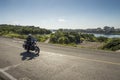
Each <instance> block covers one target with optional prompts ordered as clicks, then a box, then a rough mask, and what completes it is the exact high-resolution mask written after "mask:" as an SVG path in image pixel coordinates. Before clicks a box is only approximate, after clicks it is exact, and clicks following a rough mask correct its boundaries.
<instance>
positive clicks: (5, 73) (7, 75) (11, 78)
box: [0, 69, 17, 80]
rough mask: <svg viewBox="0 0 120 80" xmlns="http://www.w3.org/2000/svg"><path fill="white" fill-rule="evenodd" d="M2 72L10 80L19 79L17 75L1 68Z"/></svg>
mask: <svg viewBox="0 0 120 80" xmlns="http://www.w3.org/2000/svg"><path fill="white" fill-rule="evenodd" d="M0 72H1V73H3V74H4V75H5V76H6V77H8V78H9V79H10V80H17V79H16V78H15V77H13V76H12V75H10V74H9V73H7V72H5V71H4V70H3V69H0Z"/></svg>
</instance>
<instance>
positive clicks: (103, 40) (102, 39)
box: [97, 36, 108, 42]
mask: <svg viewBox="0 0 120 80" xmlns="http://www.w3.org/2000/svg"><path fill="white" fill-rule="evenodd" d="M97 41H99V42H107V41H108V38H107V37H103V36H100V37H97Z"/></svg>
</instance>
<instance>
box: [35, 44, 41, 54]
mask: <svg viewBox="0 0 120 80" xmlns="http://www.w3.org/2000/svg"><path fill="white" fill-rule="evenodd" d="M35 53H36V54H37V55H38V56H39V53H40V48H39V47H37V46H36V47H35Z"/></svg>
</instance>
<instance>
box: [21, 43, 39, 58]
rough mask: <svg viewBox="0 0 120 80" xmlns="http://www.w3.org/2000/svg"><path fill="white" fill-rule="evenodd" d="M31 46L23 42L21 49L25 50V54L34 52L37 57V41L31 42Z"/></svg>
mask: <svg viewBox="0 0 120 80" xmlns="http://www.w3.org/2000/svg"><path fill="white" fill-rule="evenodd" d="M31 44H32V45H29V44H28V42H27V41H24V44H23V48H24V49H25V50H27V52H29V51H30V50H31V51H35V54H36V55H38V56H39V53H40V48H39V47H38V46H37V41H32V42H31Z"/></svg>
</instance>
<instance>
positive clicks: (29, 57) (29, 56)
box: [20, 52, 38, 60]
mask: <svg viewBox="0 0 120 80" xmlns="http://www.w3.org/2000/svg"><path fill="white" fill-rule="evenodd" d="M20 55H21V56H22V58H21V59H22V60H32V59H34V58H35V57H37V56H38V55H37V54H35V53H33V52H23V53H21V54H20Z"/></svg>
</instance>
